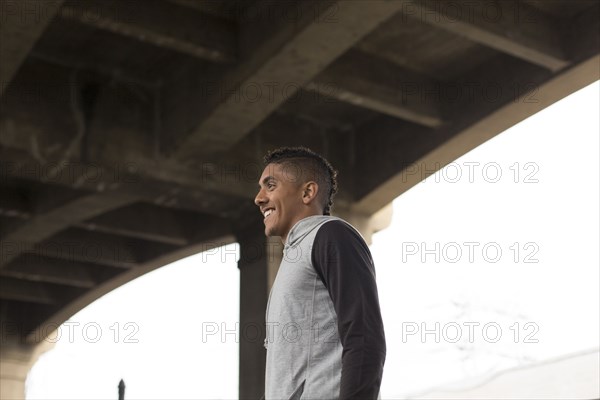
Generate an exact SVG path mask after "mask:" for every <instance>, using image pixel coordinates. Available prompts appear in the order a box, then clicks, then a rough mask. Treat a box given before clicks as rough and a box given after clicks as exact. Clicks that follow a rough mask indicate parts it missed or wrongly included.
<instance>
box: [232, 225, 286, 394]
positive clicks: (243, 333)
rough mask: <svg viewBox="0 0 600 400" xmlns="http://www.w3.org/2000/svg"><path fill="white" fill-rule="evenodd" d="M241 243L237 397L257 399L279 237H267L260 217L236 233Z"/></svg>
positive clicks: (280, 247) (262, 387) (279, 251)
mask: <svg viewBox="0 0 600 400" xmlns="http://www.w3.org/2000/svg"><path fill="white" fill-rule="evenodd" d="M236 236H237V239H238V242H239V243H240V260H239V262H238V267H239V269H240V334H239V338H240V370H239V374H240V385H239V398H240V399H242V400H243V399H259V398H260V397H261V396H262V395H263V394H264V390H265V362H266V350H265V348H264V338H265V310H266V306H267V299H268V297H269V290H270V288H271V285H272V284H273V280H274V279H275V275H276V274H277V269H278V268H279V264H280V262H281V257H282V251H283V245H282V244H281V239H280V238H278V237H273V238H266V237H265V232H264V225H263V222H262V220H260V221H256V222H255V223H253V224H251V225H250V226H247V227H245V228H244V229H239V230H237V232H236Z"/></svg>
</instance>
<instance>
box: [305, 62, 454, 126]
mask: <svg viewBox="0 0 600 400" xmlns="http://www.w3.org/2000/svg"><path fill="white" fill-rule="evenodd" d="M350 53H351V55H350V56H347V57H346V56H344V57H343V59H344V60H343V61H338V62H336V63H335V64H334V65H332V66H331V67H330V68H328V69H327V70H326V71H324V72H323V73H321V74H320V75H319V76H317V78H316V79H315V80H314V81H312V82H310V83H309V84H308V85H306V87H305V89H307V90H312V91H315V92H318V93H320V94H321V95H323V96H328V97H332V98H335V99H337V100H340V101H342V102H345V103H350V104H353V105H355V106H357V107H363V108H367V109H369V110H372V111H376V112H379V113H381V114H386V115H389V116H391V117H394V118H399V119H402V120H405V121H409V122H412V123H415V124H418V125H422V126H426V127H428V128H437V127H439V126H441V125H442V124H443V120H442V117H441V115H440V111H439V104H438V103H439V102H436V98H435V96H431V101H427V102H425V101H423V96H414V94H413V93H412V92H411V91H412V90H413V89H414V88H415V87H417V88H419V90H420V91H421V92H427V93H432V92H434V89H435V86H436V82H433V81H431V79H428V78H426V77H424V76H420V75H419V74H416V73H414V72H411V71H408V70H405V69H401V68H399V67H396V66H392V65H390V63H389V62H386V61H384V60H377V58H376V57H373V56H368V55H366V54H364V53H362V52H359V51H351V52H350Z"/></svg>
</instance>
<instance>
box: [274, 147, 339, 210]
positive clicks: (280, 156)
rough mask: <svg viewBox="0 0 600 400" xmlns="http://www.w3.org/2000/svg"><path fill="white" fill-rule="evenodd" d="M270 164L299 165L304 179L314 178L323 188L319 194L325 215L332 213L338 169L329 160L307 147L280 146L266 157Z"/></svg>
mask: <svg viewBox="0 0 600 400" xmlns="http://www.w3.org/2000/svg"><path fill="white" fill-rule="evenodd" d="M264 163H265V166H266V165H269V164H292V165H294V167H299V168H300V171H301V172H302V176H303V177H304V178H305V179H304V181H305V182H306V181H307V180H310V178H312V179H313V180H315V181H316V182H317V184H319V187H321V188H323V191H322V192H321V195H320V196H319V197H320V198H321V200H322V202H323V215H330V214H331V207H332V206H333V197H334V196H335V194H336V193H337V171H336V170H335V169H333V167H332V166H331V164H330V163H329V161H327V160H326V159H325V158H324V157H323V156H321V155H320V154H318V153H315V152H314V151H312V150H311V149H309V148H307V147H303V146H300V147H280V148H278V149H275V150H272V151H269V152H268V153H267V155H266V156H265V158H264Z"/></svg>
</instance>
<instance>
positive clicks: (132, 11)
mask: <svg viewBox="0 0 600 400" xmlns="http://www.w3.org/2000/svg"><path fill="white" fill-rule="evenodd" d="M139 5H140V4H138V3H131V2H120V1H116V2H110V1H104V0H103V1H98V0H87V1H86V2H74V3H69V4H68V5H65V6H64V7H63V8H62V9H61V11H60V13H59V15H60V17H61V18H64V19H68V20H72V21H76V22H79V23H82V24H85V25H89V26H93V27H95V28H98V29H101V30H105V31H108V32H112V33H115V34H117V35H122V36H127V37H131V38H133V39H135V40H139V41H142V42H146V43H149V44H151V45H154V46H158V47H163V48H168V49H170V50H173V51H176V52H179V53H183V54H187V55H190V56H192V57H196V58H200V59H203V60H207V61H211V62H217V63H224V62H226V63H228V62H233V61H234V60H235V59H236V50H235V49H236V31H235V29H234V25H233V24H231V23H229V22H227V21H224V20H220V19H217V18H214V17H211V16H208V15H205V14H201V13H199V12H197V11H194V10H190V9H186V8H183V7H180V6H178V5H175V4H166V3H164V2H160V1H156V0H147V1H144V4H143V7H138V6H139ZM165 16H168V18H165Z"/></svg>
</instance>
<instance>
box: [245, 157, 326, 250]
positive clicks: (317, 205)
mask: <svg viewBox="0 0 600 400" xmlns="http://www.w3.org/2000/svg"><path fill="white" fill-rule="evenodd" d="M264 163H265V169H264V171H263V173H262V176H261V177H260V180H259V182H258V185H259V187H260V189H259V191H258V194H257V195H256V198H255V199H254V203H255V204H256V205H257V206H258V207H260V210H261V213H262V214H263V215H264V216H265V219H264V223H265V234H266V235H267V236H281V237H283V239H284V240H285V238H287V234H288V232H289V231H290V229H291V228H292V226H294V224H295V223H296V222H298V221H300V220H301V219H303V218H306V217H308V216H311V215H329V213H330V209H331V206H332V205H333V196H334V195H335V193H336V192H337V180H336V176H337V172H336V171H335V170H334V169H333V167H332V166H331V164H329V162H328V161H327V160H326V159H325V158H323V157H322V156H320V155H319V154H317V153H315V152H313V151H311V150H309V149H307V148H305V147H282V148H279V149H277V150H274V151H271V152H269V153H268V154H267V155H266V156H265V158H264Z"/></svg>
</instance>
